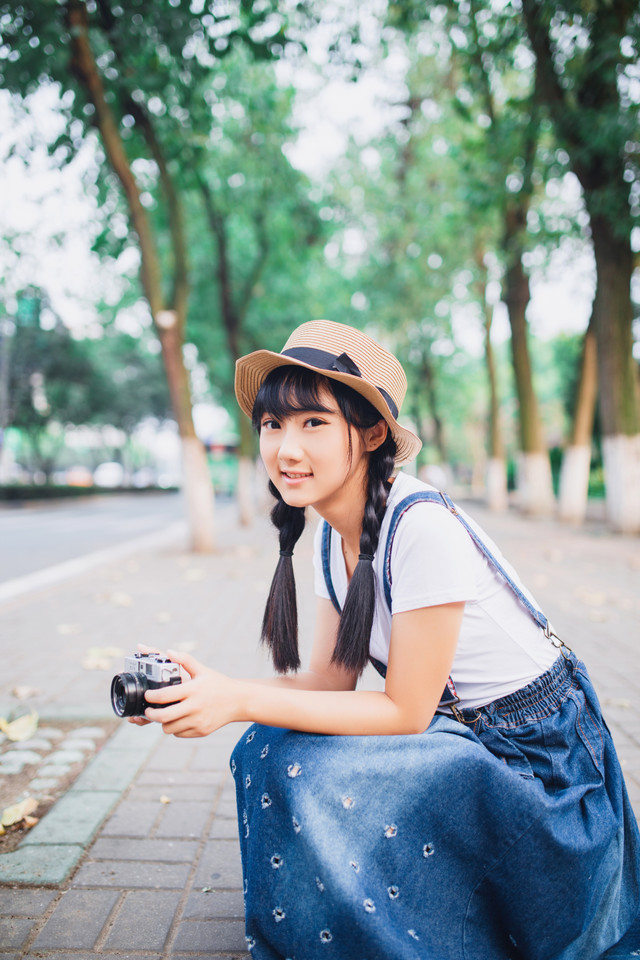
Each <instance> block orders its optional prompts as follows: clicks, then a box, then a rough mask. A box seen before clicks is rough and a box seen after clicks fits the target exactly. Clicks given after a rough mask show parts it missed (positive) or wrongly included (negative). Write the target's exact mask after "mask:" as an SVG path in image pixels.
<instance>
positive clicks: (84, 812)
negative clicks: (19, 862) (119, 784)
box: [22, 790, 120, 847]
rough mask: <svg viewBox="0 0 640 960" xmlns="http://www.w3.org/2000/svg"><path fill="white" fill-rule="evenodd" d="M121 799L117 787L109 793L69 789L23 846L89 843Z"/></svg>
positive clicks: (28, 836) (26, 838) (27, 837)
mask: <svg viewBox="0 0 640 960" xmlns="http://www.w3.org/2000/svg"><path fill="white" fill-rule="evenodd" d="M119 799H120V794H119V793H118V792H117V791H115V790H112V791H111V792H109V793H108V792H106V791H105V792H104V793H86V792H78V791H74V790H70V791H69V792H68V793H66V794H65V795H64V796H63V797H61V798H60V800H58V802H57V803H56V804H54V806H53V807H52V808H51V810H49V812H48V813H47V814H46V816H45V817H43V818H42V820H41V821H40V823H38V824H36V826H35V827H34V828H33V829H32V830H30V831H29V833H28V834H27V836H26V837H25V839H24V840H23V841H22V846H23V847H24V846H26V845H32V844H50V843H78V844H82V845H83V846H87V844H89V843H90V842H91V840H92V839H93V836H94V834H95V833H96V831H97V830H98V829H99V828H100V826H101V824H102V823H103V821H104V820H105V818H106V817H107V816H108V815H109V813H110V811H111V809H112V808H113V807H114V806H115V804H116V803H117V802H118V800H119Z"/></svg>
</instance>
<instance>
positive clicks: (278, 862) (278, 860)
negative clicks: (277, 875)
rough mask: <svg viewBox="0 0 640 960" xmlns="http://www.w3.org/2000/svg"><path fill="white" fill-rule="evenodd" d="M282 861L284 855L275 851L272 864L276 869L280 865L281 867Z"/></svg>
mask: <svg viewBox="0 0 640 960" xmlns="http://www.w3.org/2000/svg"><path fill="white" fill-rule="evenodd" d="M282 862H283V861H282V857H281V856H280V854H279V853H274V855H273V856H272V857H271V866H272V867H273V869H274V870H277V869H278V868H279V867H281V866H282Z"/></svg>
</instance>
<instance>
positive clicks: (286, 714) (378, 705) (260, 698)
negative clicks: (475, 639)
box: [236, 681, 433, 736]
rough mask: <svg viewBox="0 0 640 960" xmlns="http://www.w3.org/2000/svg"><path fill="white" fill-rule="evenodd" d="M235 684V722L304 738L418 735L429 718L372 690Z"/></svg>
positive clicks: (243, 682) (251, 683)
mask: <svg viewBox="0 0 640 960" xmlns="http://www.w3.org/2000/svg"><path fill="white" fill-rule="evenodd" d="M236 682H237V683H238V690H237V696H238V700H237V704H238V716H237V718H236V719H238V720H243V721H251V722H253V723H261V724H265V725H266V726H272V727H285V728H288V729H293V730H299V731H301V732H304V733H323V734H334V735H345V736H350V735H352V736H358V735H369V736H374V735H388V734H407V733H420V732H422V730H424V729H426V727H427V726H428V724H429V722H430V720H431V717H432V716H433V712H432V711H431V712H429V711H428V710H427V712H426V713H424V712H423V711H420V715H419V716H416V715H415V714H411V713H410V712H408V711H407V710H403V709H402V708H401V707H400V706H399V705H398V704H397V703H395V702H394V701H393V700H392V699H391V697H389V696H388V695H387V694H386V693H382V692H378V691H373V690H339V691H335V690H322V691H320V690H308V689H305V690H301V689H293V688H288V689H287V688H286V687H283V686H269V685H264V684H261V683H253V682H252V681H236Z"/></svg>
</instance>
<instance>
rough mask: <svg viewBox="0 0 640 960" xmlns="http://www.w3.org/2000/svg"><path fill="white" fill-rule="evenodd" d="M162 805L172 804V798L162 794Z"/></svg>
mask: <svg viewBox="0 0 640 960" xmlns="http://www.w3.org/2000/svg"><path fill="white" fill-rule="evenodd" d="M160 803H171V797H168V796H167V795H166V794H164V793H163V794H162V796H161V797H160Z"/></svg>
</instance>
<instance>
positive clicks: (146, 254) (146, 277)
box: [67, 0, 214, 552]
mask: <svg viewBox="0 0 640 960" xmlns="http://www.w3.org/2000/svg"><path fill="white" fill-rule="evenodd" d="M67 11H68V24H69V32H70V35H71V51H72V53H71V63H70V69H71V71H72V73H73V74H74V76H76V77H77V79H78V80H79V82H80V83H81V85H82V86H83V88H84V90H85V92H86V94H87V97H88V99H89V101H90V102H91V103H92V104H93V106H94V108H95V125H96V127H97V129H98V131H99V133H100V137H101V140H102V144H103V146H104V150H105V154H106V156H107V159H108V161H109V163H110V165H111V167H112V169H113V171H114V173H115V174H116V175H117V177H118V179H119V181H120V184H121V186H122V189H123V191H124V194H125V198H126V200H127V204H128V207H129V216H130V219H131V225H132V227H133V229H134V230H135V232H136V233H137V235H138V242H139V246H140V257H141V267H140V279H141V283H142V288H143V291H144V294H145V296H146V298H147V300H148V302H149V307H150V310H151V316H152V318H153V321H154V324H155V327H156V331H157V333H158V337H159V339H160V343H161V345H162V358H163V361H164V366H165V371H166V375H167V382H168V386H169V393H170V395H171V399H172V402H173V412H174V416H175V418H176V421H177V424H178V432H179V434H180V438H181V441H182V463H183V481H184V488H185V494H186V500H187V512H188V519H189V530H190V541H191V547H192V549H193V550H196V551H200V552H208V551H211V550H213V548H214V499H213V485H212V483H211V478H210V476H209V470H208V466H207V460H206V453H205V450H204V447H203V446H202V444H201V443H200V441H199V440H198V439H197V437H196V435H195V429H194V426H193V417H192V412H191V391H190V386H189V376H188V372H187V370H186V368H185V366H184V359H183V356H182V344H183V339H184V324H185V321H186V301H187V272H186V261H185V243H184V236H183V229H182V223H181V218H180V214H179V205H178V203H177V196H176V193H175V190H174V189H173V184H172V183H171V179H170V177H169V175H168V172H167V169H166V164H164V159H163V157H162V155H161V152H160V149H159V145H158V143H157V141H156V140H155V137H154V135H153V129H152V127H151V125H150V121H149V118H148V117H145V116H144V115H143V114H142V112H141V111H138V117H137V119H138V121H139V122H140V123H141V126H142V132H143V135H144V136H145V138H146V139H147V142H148V143H149V145H150V147H151V150H152V152H153V155H154V159H155V160H156V162H157V163H158V166H159V170H160V174H161V180H162V184H163V188H164V190H165V193H166V194H167V201H168V206H169V219H170V227H171V247H172V252H173V255H174V262H175V273H174V289H173V299H172V305H171V307H170V309H166V306H165V300H164V294H163V291H162V270H161V266H160V261H159V259H158V255H157V250H156V244H155V239H154V236H153V230H152V228H151V224H150V222H149V218H148V217H147V213H146V210H145V208H144V206H143V205H142V203H141V200H140V190H139V187H138V184H137V181H136V179H135V176H134V175H133V172H132V170H131V166H130V164H129V160H128V157H127V155H126V152H125V149H124V145H123V143H122V139H121V137H120V133H119V130H118V125H117V122H116V119H115V116H114V114H113V112H112V110H111V108H110V107H109V105H108V103H107V100H106V97H105V91H104V85H103V82H102V77H101V75H100V73H99V72H98V69H97V67H96V63H95V59H94V56H93V51H92V49H91V45H90V42H89V30H88V26H89V24H88V14H87V8H86V5H85V3H84V2H83V0H69V3H68V6H67Z"/></svg>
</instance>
